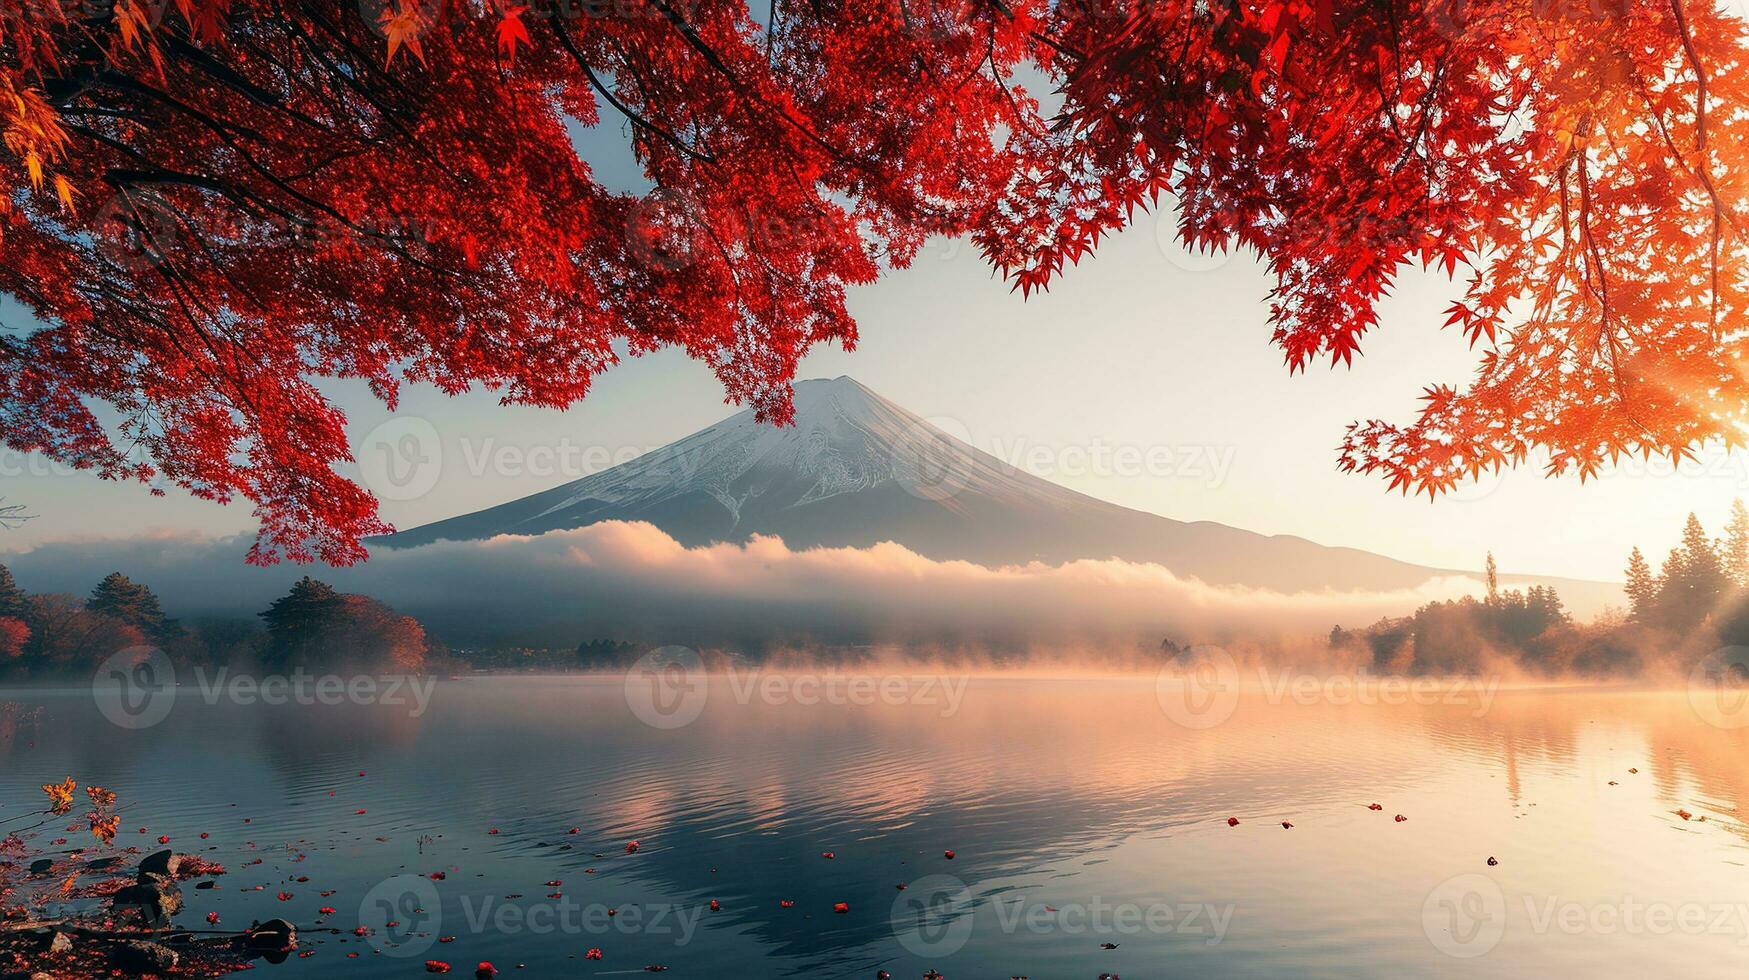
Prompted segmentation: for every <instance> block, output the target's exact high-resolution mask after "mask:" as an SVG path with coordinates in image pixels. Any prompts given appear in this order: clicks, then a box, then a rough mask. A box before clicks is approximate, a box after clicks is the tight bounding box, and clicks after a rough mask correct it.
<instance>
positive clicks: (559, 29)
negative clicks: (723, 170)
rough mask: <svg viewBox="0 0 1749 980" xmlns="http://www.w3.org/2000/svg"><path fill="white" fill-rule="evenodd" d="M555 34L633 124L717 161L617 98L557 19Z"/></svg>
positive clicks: (691, 153) (701, 157) (591, 81)
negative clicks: (584, 58)
mask: <svg viewBox="0 0 1749 980" xmlns="http://www.w3.org/2000/svg"><path fill="white" fill-rule="evenodd" d="M553 34H554V35H555V36H557V37H558V39H559V47H561V48H564V49H565V53H566V54H568V55H570V56H571V60H572V61H573V62H575V63H576V64H577V68H578V69H579V70H580V71H582V72H583V77H585V78H587V79H589V84H590V85H591V86H592V87H593V88H594V89H595V91H597V92H600V93H601V97H602V98H604V99H606V100H607V104H608V105H611V106H613V107H614V108H615V109H617V110H619V114H620V115H622V116H624V117H626V118H627V119H629V120H631V123H632V125H634V126H637V127H639V128H641V129H645V130H648V131H649V132H652V133H655V134H656V135H657V136H660V137H662V139H663V141H665V142H666V143H668V144H669V145H670V146H672V147H674V148H675V149H676V150H679V151H680V152H681V153H684V154H686V155H687V156H689V157H691V158H692V159H694V160H696V161H698V162H700V163H715V162H717V158H716V157H715V156H714V155H712V154H710V153H708V152H705V151H702V150H695V149H693V148H692V147H691V146H689V145H688V144H687V142H686V141H685V140H683V139H681V138H680V137H678V136H676V135H674V134H673V133H671V132H669V131H668V130H666V129H663V128H662V127H661V126H658V125H656V124H655V123H653V122H651V121H650V120H648V119H645V118H644V117H643V116H642V115H639V114H638V113H637V111H635V110H634V109H632V108H631V107H630V106H628V105H626V104H625V103H624V102H621V101H620V100H619V99H617V98H615V97H614V94H613V92H612V91H611V90H609V89H608V87H607V86H606V85H604V84H602V81H601V79H600V78H599V77H598V76H597V75H596V74H595V69H593V68H591V67H590V66H589V62H587V61H585V60H583V54H582V52H580V51H578V50H577V48H576V46H575V45H573V44H572V43H571V37H570V35H569V34H567V33H566V32H565V27H564V25H563V24H560V23H559V22H558V21H557V20H554V21H553Z"/></svg>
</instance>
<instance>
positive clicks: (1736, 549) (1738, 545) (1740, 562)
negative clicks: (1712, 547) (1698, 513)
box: [1719, 497, 1749, 589]
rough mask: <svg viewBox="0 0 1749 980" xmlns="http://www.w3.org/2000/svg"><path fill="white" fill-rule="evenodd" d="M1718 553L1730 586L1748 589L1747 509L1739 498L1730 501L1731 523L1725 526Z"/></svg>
mask: <svg viewBox="0 0 1749 980" xmlns="http://www.w3.org/2000/svg"><path fill="white" fill-rule="evenodd" d="M1719 553H1720V555H1719V556H1720V558H1721V559H1722V560H1723V562H1724V567H1725V575H1726V576H1727V577H1729V578H1730V580H1731V584H1732V585H1733V586H1735V587H1736V588H1739V589H1749V507H1744V506H1743V499H1742V498H1741V497H1739V498H1737V499H1736V500H1733V501H1731V521H1730V523H1728V524H1726V525H1725V540H1724V541H1722V542H1720V544H1719Z"/></svg>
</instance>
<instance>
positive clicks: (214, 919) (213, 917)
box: [206, 912, 219, 926]
mask: <svg viewBox="0 0 1749 980" xmlns="http://www.w3.org/2000/svg"><path fill="white" fill-rule="evenodd" d="M206 921H207V923H208V924H209V925H215V926H216V925H218V924H219V914H218V913H217V912H208V913H207V914H206Z"/></svg>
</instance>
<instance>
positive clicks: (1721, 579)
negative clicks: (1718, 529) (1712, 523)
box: [1658, 514, 1728, 630]
mask: <svg viewBox="0 0 1749 980" xmlns="http://www.w3.org/2000/svg"><path fill="white" fill-rule="evenodd" d="M1727 584H1728V579H1727V578H1726V576H1725V566H1724V562H1723V561H1721V560H1720V558H1719V553H1718V550H1717V548H1715V547H1714V545H1713V542H1712V539H1711V538H1709V537H1708V536H1707V533H1706V528H1704V527H1702V526H1701V523H1700V518H1698V517H1696V516H1695V515H1693V514H1689V515H1688V521H1687V523H1685V524H1684V525H1683V527H1682V544H1681V545H1679V546H1678V547H1677V548H1676V549H1675V550H1674V551H1672V552H1671V553H1670V557H1669V558H1668V559H1666V560H1665V562H1664V584H1663V587H1662V588H1661V589H1659V590H1658V610H1659V619H1660V620H1662V623H1663V625H1665V626H1668V627H1670V628H1672V629H1676V630H1690V629H1694V628H1695V627H1697V626H1699V625H1701V624H1702V623H1704V622H1706V619H1707V617H1708V616H1710V615H1712V613H1713V610H1714V609H1715V608H1716V607H1717V606H1718V604H1719V601H1720V600H1721V599H1722V598H1724V594H1725V592H1726V587H1727Z"/></svg>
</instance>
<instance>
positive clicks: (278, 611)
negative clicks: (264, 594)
mask: <svg viewBox="0 0 1749 980" xmlns="http://www.w3.org/2000/svg"><path fill="white" fill-rule="evenodd" d="M261 618H262V619H264V620H266V621H267V636H268V648H269V655H270V656H271V657H273V658H274V659H275V660H276V661H278V662H280V663H306V662H312V661H314V660H318V659H321V658H320V657H319V656H318V655H319V654H320V653H321V652H322V651H321V648H322V646H323V645H324V644H325V643H328V642H331V641H332V640H333V639H334V632H335V629H336V628H337V627H338V626H340V625H341V624H342V623H344V622H345V621H346V618H347V606H346V597H345V596H344V595H342V594H340V593H339V592H336V591H335V590H334V587H333V586H331V585H329V584H328V583H326V582H319V581H317V580H316V579H313V578H311V577H309V576H308V575H306V576H304V577H303V578H302V579H300V580H299V581H298V583H297V584H296V585H294V586H292V588H291V591H290V592H288V593H286V594H285V595H284V596H283V597H281V598H279V599H275V600H274V602H273V605H271V606H269V607H267V610H266V611H265V612H263V613H261Z"/></svg>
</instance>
